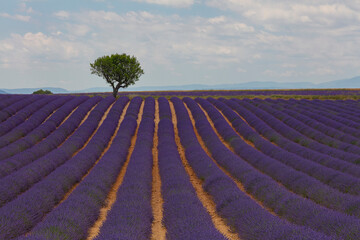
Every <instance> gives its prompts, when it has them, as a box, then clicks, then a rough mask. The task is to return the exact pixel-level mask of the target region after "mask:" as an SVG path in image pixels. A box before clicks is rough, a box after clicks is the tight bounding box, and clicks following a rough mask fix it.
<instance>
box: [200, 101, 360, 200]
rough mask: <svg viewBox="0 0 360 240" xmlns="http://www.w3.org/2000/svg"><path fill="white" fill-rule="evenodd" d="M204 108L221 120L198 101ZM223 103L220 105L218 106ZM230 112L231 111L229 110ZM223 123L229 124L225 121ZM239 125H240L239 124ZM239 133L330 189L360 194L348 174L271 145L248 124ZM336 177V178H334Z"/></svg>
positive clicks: (359, 182)
mask: <svg viewBox="0 0 360 240" xmlns="http://www.w3.org/2000/svg"><path fill="white" fill-rule="evenodd" d="M196 100H197V102H199V103H200V104H201V105H202V106H203V107H204V108H206V109H207V110H208V111H211V112H212V117H214V118H219V114H220V113H218V112H217V110H216V109H215V108H214V107H213V106H211V104H210V103H209V102H208V101H206V100H205V99H196ZM220 104H221V103H219V104H218V106H219V105H220ZM220 108H221V109H220V110H222V109H226V108H228V107H227V106H226V105H220ZM227 110H228V111H230V109H227ZM232 120H233V121H234V120H237V121H240V123H244V122H243V121H242V120H241V119H240V117H239V116H233V117H232ZM222 123H224V124H227V123H226V122H225V121H222ZM237 124H238V123H237ZM260 127H261V126H260ZM236 130H237V132H238V133H239V134H240V135H241V136H242V137H244V138H245V139H246V140H248V141H250V140H251V142H252V143H253V144H254V146H255V147H256V148H257V149H258V150H259V151H261V152H262V153H264V154H265V155H267V156H270V157H272V158H273V159H276V160H278V161H280V162H282V163H284V164H286V165H288V166H290V167H292V168H293V169H295V170H297V171H301V172H303V173H306V174H308V175H309V176H311V177H313V178H316V179H318V180H319V181H321V182H323V183H324V184H326V185H329V186H330V187H333V188H335V189H337V190H339V191H341V192H344V193H350V194H354V195H359V194H360V179H358V178H356V177H354V176H351V175H349V174H346V173H342V172H340V171H337V170H334V169H331V168H328V167H325V166H323V165H321V164H318V163H316V162H313V161H311V160H308V159H306V158H303V157H300V156H298V155H296V154H294V153H291V152H288V151H286V150H284V149H282V148H281V147H278V146H276V145H274V144H273V143H271V142H270V141H269V140H265V139H264V138H262V137H261V136H260V135H259V134H258V133H257V132H256V131H255V130H253V129H252V128H251V127H249V126H248V125H247V124H242V126H241V128H240V127H238V125H237V127H236ZM334 176H336V178H335V177H334Z"/></svg>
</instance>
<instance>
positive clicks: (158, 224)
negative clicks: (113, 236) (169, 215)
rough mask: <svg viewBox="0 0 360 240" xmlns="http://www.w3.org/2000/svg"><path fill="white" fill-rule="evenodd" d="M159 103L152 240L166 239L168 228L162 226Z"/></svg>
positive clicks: (155, 138) (156, 104)
mask: <svg viewBox="0 0 360 240" xmlns="http://www.w3.org/2000/svg"><path fill="white" fill-rule="evenodd" d="M159 122H160V119H159V103H158V101H157V100H155V131H154V141H153V149H152V153H153V169H152V176H153V180H152V194H151V206H152V209H153V215H154V220H153V223H152V226H151V240H164V239H166V228H165V226H164V225H163V224H162V219H163V204H164V199H163V198H162V195H161V177H160V173H159V159H158V128H159Z"/></svg>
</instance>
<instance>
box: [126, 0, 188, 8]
mask: <svg viewBox="0 0 360 240" xmlns="http://www.w3.org/2000/svg"><path fill="white" fill-rule="evenodd" d="M133 1H136V2H145V3H150V4H158V5H164V6H170V7H179V8H185V7H190V6H191V5H193V4H194V0H133Z"/></svg>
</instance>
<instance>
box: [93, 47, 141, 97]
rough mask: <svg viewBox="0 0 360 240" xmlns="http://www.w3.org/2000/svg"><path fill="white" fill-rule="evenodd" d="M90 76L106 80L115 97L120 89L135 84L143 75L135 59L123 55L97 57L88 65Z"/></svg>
mask: <svg viewBox="0 0 360 240" xmlns="http://www.w3.org/2000/svg"><path fill="white" fill-rule="evenodd" d="M90 70H91V74H96V75H98V76H99V77H102V78H104V79H105V80H106V82H107V83H109V84H110V86H111V87H112V88H113V96H114V97H116V96H117V93H118V91H119V89H120V88H127V87H128V86H130V85H133V84H135V82H136V81H138V80H139V78H140V76H141V75H142V74H144V71H143V69H141V66H140V63H139V62H138V61H137V59H136V57H134V56H129V55H126V54H125V53H123V54H121V55H120V54H117V53H116V54H112V55H111V56H103V57H99V58H98V59H96V60H95V61H94V63H90Z"/></svg>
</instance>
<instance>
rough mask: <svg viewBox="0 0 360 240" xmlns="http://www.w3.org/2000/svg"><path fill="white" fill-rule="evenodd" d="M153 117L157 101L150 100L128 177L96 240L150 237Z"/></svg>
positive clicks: (145, 108)
mask: <svg viewBox="0 0 360 240" xmlns="http://www.w3.org/2000/svg"><path fill="white" fill-rule="evenodd" d="M154 115H155V100H154V99H153V98H150V97H148V98H146V99H145V104H144V110H143V115H142V120H141V122H140V125H139V130H138V133H137V138H136V143H135V147H134V150H133V152H132V154H131V157H130V160H129V164H128V166H127V169H126V173H125V176H124V178H123V181H122V184H121V186H120V188H119V189H118V192H117V194H116V201H115V203H114V205H113V206H112V208H111V210H110V211H109V213H108V215H107V218H106V221H105V222H104V225H103V226H102V227H101V229H100V233H99V235H98V236H97V237H96V238H95V239H97V240H100V239H101V240H103V239H104V240H110V239H114V240H115V239H136V240H143V239H144V240H145V239H149V238H150V235H151V224H152V221H153V215H152V208H151V189H152V188H151V186H152V164H153V157H152V146H153V137H154Z"/></svg>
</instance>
